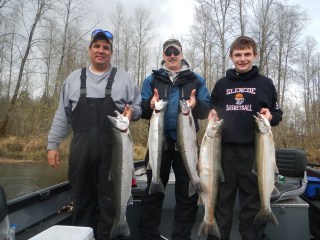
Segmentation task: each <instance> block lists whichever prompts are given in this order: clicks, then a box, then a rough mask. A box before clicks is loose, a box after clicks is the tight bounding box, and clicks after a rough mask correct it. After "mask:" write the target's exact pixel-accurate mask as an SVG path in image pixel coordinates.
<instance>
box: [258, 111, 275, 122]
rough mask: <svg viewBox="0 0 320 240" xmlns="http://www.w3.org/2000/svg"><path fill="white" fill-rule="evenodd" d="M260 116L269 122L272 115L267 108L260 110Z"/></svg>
mask: <svg viewBox="0 0 320 240" xmlns="http://www.w3.org/2000/svg"><path fill="white" fill-rule="evenodd" d="M260 114H261V115H263V116H264V117H265V118H266V119H268V121H269V122H270V121H271V119H272V114H271V113H270V110H269V108H261V110H260Z"/></svg>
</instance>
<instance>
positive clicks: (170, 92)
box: [141, 68, 210, 140]
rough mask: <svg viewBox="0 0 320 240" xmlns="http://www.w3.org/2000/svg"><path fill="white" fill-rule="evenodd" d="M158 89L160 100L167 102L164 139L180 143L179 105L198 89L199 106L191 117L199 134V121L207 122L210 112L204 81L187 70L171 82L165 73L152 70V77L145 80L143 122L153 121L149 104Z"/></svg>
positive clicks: (164, 71)
mask: <svg viewBox="0 0 320 240" xmlns="http://www.w3.org/2000/svg"><path fill="white" fill-rule="evenodd" d="M155 88H156V89H157V90H158V93H159V99H163V100H167V101H168V105H167V109H166V114H165V120H164V121H165V122H164V125H165V137H170V138H172V139H173V140H176V139H177V134H176V130H177V119H178V113H179V101H180V100H182V99H185V100H188V99H189V98H190V95H191V91H192V90H193V89H196V100H197V103H196V105H195V107H194V108H193V110H192V115H193V118H194V122H195V125H196V130H197V131H198V129H199V124H198V121H197V120H198V119H205V118H207V117H208V113H209V111H210V96H209V91H208V89H207V87H206V82H205V80H204V78H203V77H201V76H200V75H199V74H197V73H194V72H192V71H190V70H189V69H187V70H184V71H180V72H179V73H178V75H177V76H176V77H175V79H174V82H172V81H171V80H170V77H169V75H168V73H167V71H166V70H165V69H163V68H160V69H159V70H153V73H152V74H151V75H149V76H148V77H147V78H146V79H145V80H144V82H143V85H142V91H141V95H142V105H141V107H142V116H141V117H142V118H144V119H150V118H151V116H152V112H153V110H152V109H151V108H150V101H151V99H152V97H153V93H154V89H155Z"/></svg>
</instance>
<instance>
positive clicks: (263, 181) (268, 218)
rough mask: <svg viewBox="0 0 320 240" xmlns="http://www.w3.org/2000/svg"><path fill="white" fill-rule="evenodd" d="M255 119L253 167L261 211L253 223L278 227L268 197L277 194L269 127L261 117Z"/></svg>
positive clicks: (272, 145) (273, 149) (272, 142)
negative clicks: (254, 167)
mask: <svg viewBox="0 0 320 240" xmlns="http://www.w3.org/2000/svg"><path fill="white" fill-rule="evenodd" d="M253 117H254V119H255V127H256V133H255V145H256V149H255V151H256V153H255V158H256V160H255V165H256V172H257V177H258V187H259V194H260V202H261V209H260V211H259V212H258V213H257V215H256V217H255V218H254V223H267V222H269V223H273V224H276V225H278V221H277V219H276V217H275V216H274V214H273V212H272V210H271V207H270V197H271V195H272V192H273V191H274V192H275V193H276V194H279V192H278V190H277V189H276V188H275V186H274V182H275V173H279V172H278V168H277V165H276V157H275V146H274V141H273V135H272V132H271V126H270V123H269V121H268V119H266V118H265V117H264V116H263V115H261V114H260V113H257V116H253Z"/></svg>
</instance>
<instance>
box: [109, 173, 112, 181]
mask: <svg viewBox="0 0 320 240" xmlns="http://www.w3.org/2000/svg"><path fill="white" fill-rule="evenodd" d="M108 180H109V181H111V180H112V172H111V171H110V172H109V176H108Z"/></svg>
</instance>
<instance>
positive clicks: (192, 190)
mask: <svg viewBox="0 0 320 240" xmlns="http://www.w3.org/2000/svg"><path fill="white" fill-rule="evenodd" d="M196 193H198V194H200V193H201V186H200V183H198V184H196V185H192V183H191V182H189V197H191V196H192V195H194V194H196Z"/></svg>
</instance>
